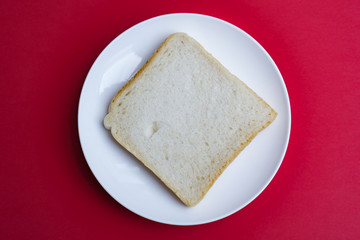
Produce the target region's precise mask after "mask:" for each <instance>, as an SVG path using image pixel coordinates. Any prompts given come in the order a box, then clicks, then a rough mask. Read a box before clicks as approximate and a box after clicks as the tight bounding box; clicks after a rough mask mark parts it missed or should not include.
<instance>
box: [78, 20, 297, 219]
mask: <svg viewBox="0 0 360 240" xmlns="http://www.w3.org/2000/svg"><path fill="white" fill-rule="evenodd" d="M174 32H186V33H188V34H189V35H190V36H192V37H194V38H195V39H196V40H197V41H199V42H200V43H201V44H202V45H203V46H204V47H205V49H207V50H208V51H209V52H210V53H212V54H213V56H214V57H216V58H217V59H218V60H219V61H220V62H221V63H223V65H224V66H225V67H227V68H228V69H229V70H230V71H231V72H232V73H233V74H235V75H237V76H238V77H239V78H240V79H242V80H243V81H244V82H245V83H247V84H248V86H249V87H251V88H252V89H253V90H255V92H257V93H258V94H259V95H260V96H261V97H262V98H263V99H265V100H266V101H267V102H268V103H269V104H270V105H271V106H272V107H273V108H274V109H275V110H276V111H277V112H278V117H277V118H276V120H275V121H274V122H273V123H272V124H271V125H270V126H269V127H268V128H266V129H265V130H264V131H262V132H261V133H260V134H258V135H257V137H256V138H255V139H254V140H253V141H252V142H251V144H250V145H248V146H247V147H246V149H245V150H244V151H243V152H241V153H240V155H239V156H238V157H237V158H236V159H235V160H234V161H233V163H232V164H230V166H229V167H228V168H227V169H226V170H225V171H224V172H223V174H222V175H221V176H220V177H219V179H218V180H217V181H216V182H215V184H214V185H213V187H212V188H211V189H210V191H209V192H208V193H207V194H206V196H205V198H204V199H203V200H202V201H201V202H200V203H199V204H198V205H197V206H195V207H191V208H190V207H186V206H184V205H183V204H182V203H181V202H180V201H179V200H178V199H177V198H176V197H174V195H173V194H171V193H170V192H169V190H167V188H166V187H165V185H163V184H162V183H161V182H160V181H159V180H158V179H157V178H156V177H155V176H154V175H153V174H152V173H150V172H149V171H148V170H147V169H146V168H145V167H144V166H143V165H142V164H140V163H139V162H138V161H137V160H136V159H135V158H134V157H132V155H131V154H129V153H128V152H126V151H125V150H124V149H123V148H122V147H120V145H119V144H118V143H116V142H115V141H114V140H113V138H112V137H111V135H110V133H109V131H107V130H106V129H105V128H104V127H103V118H104V116H105V114H106V113H107V107H108V105H109V103H110V101H111V99H112V98H113V97H114V95H115V94H116V92H117V91H118V90H119V89H120V88H121V87H122V86H123V85H124V84H125V83H126V82H127V81H128V80H129V78H130V77H131V76H132V75H133V74H134V73H135V72H136V71H137V70H138V69H139V68H140V67H141V66H142V65H143V64H144V63H145V62H146V60H147V59H148V58H149V57H150V56H151V55H152V53H153V52H154V50H155V49H156V48H157V47H158V46H159V45H160V44H161V43H162V41H163V40H165V38H166V37H167V36H169V35H170V34H171V33H174ZM290 121H291V120H290V103H289V98H288V94H287V91H286V87H285V84H284V81H283V79H282V77H281V74H280V72H279V70H278V69H277V67H276V65H275V63H274V62H273V60H272V59H271V58H270V56H269V55H268V54H267V53H266V51H265V50H264V49H263V48H262V47H261V46H260V44H258V43H257V42H256V41H255V40H254V39H253V38H252V37H250V36H249V35H248V34H247V33H245V32H244V31H242V30H240V29H239V28H237V27H235V26H234V25H231V24H229V23H227V22H225V21H223V20H220V19H217V18H213V17H209V16H205V15H199V14H183V13H179V14H169V15H163V16H159V17H155V18H152V19H149V20H147V21H144V22H141V23H139V24H137V25H135V26H134V27H132V28H130V29H128V30H127V31H125V32H123V33H122V34H120V35H119V36H118V37H117V38H115V40H113V41H112V42H111V43H110V44H109V45H108V46H107V47H106V48H105V49H104V51H103V52H102V53H101V54H100V55H99V57H98V58H97V59H96V61H95V63H94V64H93V66H92V67H91V69H90V71H89V73H88V76H87V78H86V80H85V83H84V86H83V89H82V92H81V97H80V103H79V112H78V125H79V135H80V141H81V146H82V149H83V152H84V155H85V158H86V160H87V162H88V164H89V166H90V168H91V170H92V172H93V173H94V175H95V177H96V178H97V180H98V181H99V182H100V184H101V185H102V186H103V187H104V189H105V190H106V191H107V192H108V193H109V194H110V195H111V196H112V197H113V198H114V199H116V200H117V201H118V202H119V203H120V204H122V205H123V206H124V207H126V208H128V209H129V210H131V211H133V212H134V213H136V214H138V215H141V216H143V217H145V218H148V219H151V220H153V221H157V222H162V223H167V224H174V225H195V224H202V223H208V222H212V221H215V220H218V219H221V218H224V217H226V216H229V215H230V214H232V213H234V212H236V211H238V210H240V209H241V208H243V207H244V206H246V205H247V204H248V203H250V202H251V201H252V200H254V199H255V198H256V197H257V196H258V195H259V194H260V193H261V192H262V191H263V190H264V188H265V187H266V186H267V185H268V184H269V182H270V181H271V179H272V178H273V177H274V175H275V173H276V172H277V170H278V168H279V166H280V164H281V162H282V159H283V157H284V154H285V151H286V148H287V144H288V141H289V134H290Z"/></svg>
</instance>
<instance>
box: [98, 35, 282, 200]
mask: <svg viewBox="0 0 360 240" xmlns="http://www.w3.org/2000/svg"><path fill="white" fill-rule="evenodd" d="M276 115H277V113H276V112H275V111H274V110H273V109H272V108H271V107H270V106H269V105H268V104H267V103H266V102H265V101H264V100H262V99H261V98H260V97H259V96H258V95H257V94H256V93H255V92H253V91H252V90H251V89H250V88H249V87H247V86H246V85H245V84H244V83H243V82H242V81H241V80H239V79H238V78H237V77H236V76H234V75H232V74H231V73H230V72H229V71H228V70H227V69H226V68H225V67H224V66H223V65H221V64H220V63H219V62H218V61H217V60H216V59H215V58H214V57H212V55H210V54H209V53H208V52H207V51H206V50H205V49H204V48H203V47H202V46H201V45H200V44H199V43H198V42H197V41H195V40H194V39H193V38H191V37H189V36H188V35H186V34H184V33H175V34H173V35H171V36H169V37H168V38H167V39H166V40H165V41H164V43H162V45H161V46H160V47H159V49H157V50H156V51H155V53H154V54H153V56H152V57H151V58H150V59H149V60H148V61H147V63H146V64H145V65H144V66H143V67H142V68H141V69H140V70H139V71H138V72H137V73H136V75H135V76H134V77H133V78H132V79H131V80H130V81H129V82H128V83H127V84H126V85H125V86H124V87H123V88H121V89H120V91H119V92H118V93H117V94H116V96H115V97H114V98H113V100H112V102H111V103H110V106H109V110H108V114H107V115H106V117H105V119H104V125H105V127H106V128H107V129H110V130H111V134H112V136H113V137H114V138H115V139H116V140H117V141H118V142H119V143H120V144H121V145H122V146H123V147H124V148H125V149H127V150H128V151H129V152H130V153H132V154H133V155H134V156H135V157H136V158H138V159H139V160H140V161H141V162H142V163H143V164H144V165H145V166H147V167H148V168H149V169H150V170H151V171H152V172H153V173H154V174H155V175H156V176H158V177H159V178H160V179H161V180H162V181H163V182H164V183H165V184H166V186H167V187H169V188H170V189H171V190H172V191H173V192H174V193H175V194H176V195H177V196H178V197H179V198H180V199H181V200H182V201H183V202H184V203H185V204H186V205H188V206H194V205H196V204H197V203H198V202H199V201H200V200H201V199H202V198H203V197H204V195H205V194H206V192H207V191H208V190H209V189H210V187H211V186H212V185H213V183H214V182H215V180H216V179H217V178H218V177H219V176H220V174H221V173H222V172H223V171H224V170H225V168H226V167H227V166H228V165H229V164H230V163H231V162H232V161H233V160H234V159H235V158H236V156H237V155H238V154H239V153H240V152H241V151H242V150H243V149H244V148H245V147H246V145H248V144H249V143H250V141H251V140H252V139H253V138H254V137H255V136H256V135H257V133H259V132H260V131H261V130H262V129H264V128H265V127H267V126H268V125H269V124H270V123H271V122H272V121H273V120H274V119H275V118H276Z"/></svg>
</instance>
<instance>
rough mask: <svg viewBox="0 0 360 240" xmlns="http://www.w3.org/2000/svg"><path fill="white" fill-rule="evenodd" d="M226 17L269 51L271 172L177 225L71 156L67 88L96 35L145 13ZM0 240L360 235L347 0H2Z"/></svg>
mask: <svg viewBox="0 0 360 240" xmlns="http://www.w3.org/2000/svg"><path fill="white" fill-rule="evenodd" d="M173 12H195V13H202V14H207V15H211V16H214V17H218V18H221V19H224V20H226V21H228V22H230V23H232V24H235V25H237V26H238V27H240V28H242V29H243V30H245V31H246V32H247V33H249V34H250V35H251V36H253V37H254V38H255V39H256V40H257V41H258V42H259V43H260V44H261V45H262V46H263V47H264V48H265V49H266V50H267V51H268V53H269V54H270V55H271V56H272V58H273V59H274V61H275V62H276V64H277V65H278V67H279V69H280V71H281V73H282V75H283V77H284V80H285V83H286V85H287V88H288V92H289V96H290V101H291V107H292V131H291V137H290V143H289V148H288V151H287V154H286V156H285V158H284V161H283V164H282V166H281V167H280V170H279V172H278V174H277V175H276V176H275V178H274V180H273V181H272V182H271V183H270V185H269V186H268V188H266V190H265V191H264V192H263V193H262V194H261V195H260V196H259V197H258V198H257V199H256V200H255V201H253V202H252V203H251V204H250V205H248V206H247V207H245V208H244V209H242V210H241V211H239V212H237V213H235V214H233V215H231V216H230V217H227V218H225V219H222V220H219V221H216V222H213V223H209V224H205V225H199V226H190V227H179V226H170V225H165V224H160V223H156V222H152V221H149V220H146V219H144V218H142V217H140V216H137V215H135V214H133V213H132V212H130V211H128V210H127V209H125V208H124V207H122V206H121V205H120V204H118V203H117V202H116V201H115V200H113V199H112V198H111V197H110V196H109V195H108V194H107V193H106V192H105V191H104V190H103V189H102V187H101V186H100V184H99V183H98V182H97V181H96V179H95V178H94V176H93V175H92V173H91V171H90V170H89V168H88V166H87V163H86V161H85V158H84V156H83V153H82V150H81V147H80V143H79V138H78V132H77V110H78V100H79V96H80V92H81V87H82V84H83V83H84V80H85V77H86V75H87V72H88V71H89V69H90V67H91V65H92V63H93V62H94V60H95V59H96V57H97V56H98V54H100V52H101V51H102V50H103V49H104V48H105V47H106V45H107V44H108V43H109V42H110V41H111V40H112V39H114V38H115V37H116V36H117V35H119V34H120V33H121V32H123V31H124V30H126V29H127V28H129V27H131V26H133V25H134V24H136V23H139V22H140V21H143V20H145V19H148V18H151V17H154V16H157V15H161V14H166V13H173ZM0 25H1V27H0V78H1V81H0V96H1V101H0V109H1V117H0V128H1V140H0V141H1V142H0V158H1V161H0V189H1V190H0V194H1V195H0V239H127V238H139V239H148V238H149V237H151V238H154V239H155V238H156V239H188V238H197V239H200V237H204V236H205V237H214V238H222V239H224V238H238V239H360V227H359V226H360V184H359V183H360V182H359V181H360V166H359V160H360V154H359V152H360V141H359V138H360V131H359V125H358V123H359V122H360V114H359V113H360V111H359V106H360V94H359V93H360V73H359V70H360V2H359V1H314V0H305V1H277V0H274V1H261V0H253V1H237V0H233V1H212V0H209V1H189V0H182V1H178V0H167V1H164V0H152V1H102V0H91V1H85V0H63V1H58V0H55V1H45V0H37V1H20V0H18V1H10V0H2V1H1V2H0Z"/></svg>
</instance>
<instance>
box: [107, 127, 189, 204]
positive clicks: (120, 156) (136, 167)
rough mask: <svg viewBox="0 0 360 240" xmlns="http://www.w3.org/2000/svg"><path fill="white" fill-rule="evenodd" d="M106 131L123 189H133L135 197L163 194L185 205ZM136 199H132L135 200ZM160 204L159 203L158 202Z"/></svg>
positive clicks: (119, 182) (114, 165)
mask: <svg viewBox="0 0 360 240" xmlns="http://www.w3.org/2000/svg"><path fill="white" fill-rule="evenodd" d="M104 131H106V135H107V138H108V139H109V141H108V142H109V143H110V144H111V145H112V146H111V148H112V149H113V150H114V155H116V160H115V161H114V162H113V167H114V169H115V171H116V173H117V174H119V177H118V178H117V179H116V181H117V183H116V184H119V185H121V187H122V188H124V189H131V190H129V191H131V192H132V191H135V192H137V193H136V195H135V196H136V197H142V198H145V199H146V198H151V197H152V196H154V195H155V194H156V198H157V199H158V198H160V197H161V196H164V197H165V198H168V197H170V198H171V201H174V204H178V205H181V206H184V207H187V206H186V205H185V204H184V203H183V202H182V201H181V200H180V199H179V198H178V197H177V196H176V195H175V193H174V192H173V191H172V190H171V189H169V188H168V187H167V186H166V185H165V183H163V182H162V181H161V180H160V178H158V177H157V176H156V175H155V174H154V173H153V172H152V171H151V170H150V169H149V168H148V167H146V166H145V165H144V164H143V163H142V162H141V161H140V160H138V159H137V158H136V157H135V156H134V155H133V154H132V153H131V152H129V151H128V150H127V149H126V148H124V147H123V146H122V145H121V144H119V143H118V142H117V141H116V140H115V139H114V138H113V136H112V135H111V133H110V131H108V130H107V129H105V128H104ZM135 200H136V199H134V201H135ZM159 204H160V203H159Z"/></svg>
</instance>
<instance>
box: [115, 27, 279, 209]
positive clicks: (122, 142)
mask: <svg viewBox="0 0 360 240" xmlns="http://www.w3.org/2000/svg"><path fill="white" fill-rule="evenodd" d="M179 34H182V33H175V34H172V35H170V36H169V37H168V38H167V39H166V40H165V41H164V42H163V43H162V44H161V45H160V47H159V48H157V50H156V51H155V52H154V54H153V55H152V56H151V57H150V58H149V59H148V60H147V62H146V63H145V64H144V65H143V66H142V67H141V68H140V70H139V71H138V72H137V73H136V74H135V75H134V76H133V77H132V78H131V79H130V80H129V81H128V82H127V83H126V84H125V85H124V86H123V87H122V88H121V89H120V90H119V91H118V92H117V94H116V95H115V97H114V98H113V99H112V101H111V103H110V105H109V109H108V114H111V112H112V111H113V110H114V107H115V106H116V104H115V103H116V101H117V99H118V98H119V97H120V96H122V94H123V92H124V91H125V90H126V89H128V88H130V87H131V86H132V85H133V84H134V83H135V82H136V81H137V79H139V78H140V77H141V76H142V74H143V72H144V70H145V69H146V68H147V67H148V66H149V65H150V64H151V63H152V62H153V61H154V59H155V58H156V57H158V53H159V52H160V51H161V49H162V48H163V47H164V46H166V45H167V43H168V42H169V41H170V40H171V39H172V38H173V37H174V36H175V35H179ZM183 37H187V38H190V37H188V36H187V35H186V34H183ZM192 42H193V43H195V44H196V45H197V46H198V48H199V49H200V50H201V52H202V53H203V54H204V55H205V56H206V57H207V58H208V59H209V60H211V61H212V62H213V63H214V64H216V66H218V67H219V68H221V70H222V71H224V72H225V73H226V74H227V75H228V76H229V78H232V79H236V80H238V81H236V82H237V83H238V84H243V85H244V86H245V87H246V88H247V89H248V90H250V92H251V93H252V94H253V95H254V96H256V97H257V98H258V99H259V100H260V101H261V102H262V103H263V104H265V105H266V106H267V107H269V108H270V110H271V113H270V115H271V118H270V119H269V120H268V121H267V122H266V123H265V124H264V125H263V126H262V127H260V128H259V129H258V130H256V131H254V132H253V134H252V135H251V136H250V137H249V138H248V139H247V141H246V142H243V143H241V144H240V146H239V147H238V148H237V149H236V150H235V151H234V152H233V153H232V155H231V156H230V158H229V159H228V160H226V161H224V164H223V165H222V166H221V167H220V168H219V170H218V172H217V173H216V175H215V176H214V177H213V178H212V179H209V182H208V184H207V186H206V189H205V191H203V192H202V195H201V196H200V197H199V198H198V199H197V200H196V201H195V202H189V201H188V200H187V199H184V198H183V197H182V196H181V194H180V193H179V191H178V190H177V189H175V187H174V186H173V185H172V184H171V183H169V182H167V181H166V180H165V179H163V178H162V177H161V174H159V173H157V172H156V169H155V168H154V167H152V166H151V164H150V163H149V162H147V161H146V160H145V159H146V158H145V157H144V156H142V154H141V153H140V151H138V149H137V148H136V146H135V145H134V144H132V143H130V142H128V141H126V139H123V140H121V139H119V138H118V137H117V136H116V134H115V133H114V132H113V131H111V134H112V136H113V137H114V138H115V140H116V141H117V142H118V143H120V145H122V146H123V147H124V148H125V149H126V150H127V151H129V152H130V153H131V154H132V155H134V156H135V157H136V158H137V159H139V160H140V162H142V163H143V164H144V165H145V166H146V167H147V168H149V169H150V170H151V171H152V172H153V173H154V174H155V175H156V176H157V177H158V178H159V179H160V180H161V181H162V182H163V183H164V184H165V185H166V186H167V187H168V188H169V189H171V190H172V192H173V193H174V194H175V195H176V196H177V197H178V198H179V199H181V201H182V202H183V203H184V204H186V205H187V206H194V205H196V204H197V203H199V202H200V201H201V200H202V199H203V198H204V196H205V194H206V193H207V192H208V191H209V189H210V188H211V187H212V186H213V184H214V183H215V181H216V180H217V179H218V178H219V177H220V175H221V174H222V173H223V172H224V170H225V169H226V168H227V167H228V166H229V165H230V164H231V163H232V162H233V161H234V159H235V158H236V157H237V156H238V155H239V154H240V152H241V151H242V150H243V149H245V147H246V146H247V145H248V144H249V143H250V142H251V141H252V140H253V139H254V138H255V136H256V135H257V134H258V133H259V132H261V131H262V130H263V129H265V128H266V127H267V126H268V125H270V124H271V122H273V121H274V120H275V118H276V116H277V113H276V112H275V111H274V110H273V109H272V108H271V107H270V106H269V104H267V103H266V102H265V101H264V100H263V99H262V98H261V97H260V96H258V95H257V94H256V93H255V92H254V91H253V90H252V89H251V88H249V87H248V86H247V85H246V84H245V83H244V82H242V81H241V80H240V79H238V78H237V77H236V76H235V75H233V74H232V73H230V71H229V70H228V69H226V68H225V67H224V66H223V65H222V64H221V63H220V62H219V61H218V60H217V59H215V58H214V57H213V56H212V55H211V54H210V53H208V52H207V51H206V50H205V49H204V48H203V47H202V46H201V45H200V44H199V43H198V42H197V41H192ZM110 128H111V126H110Z"/></svg>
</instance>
